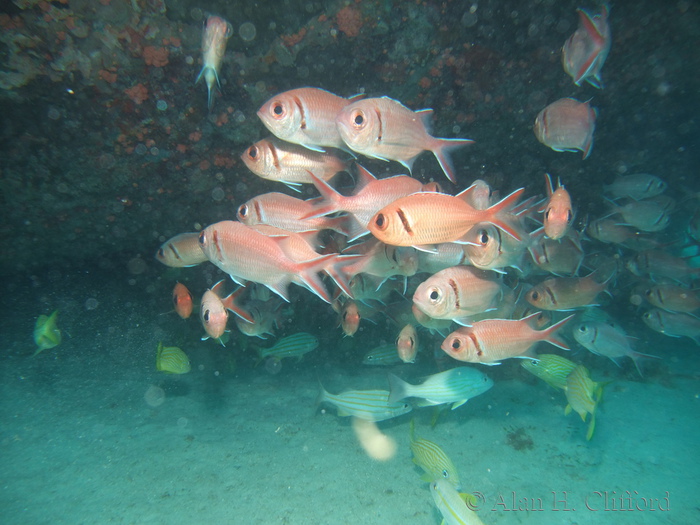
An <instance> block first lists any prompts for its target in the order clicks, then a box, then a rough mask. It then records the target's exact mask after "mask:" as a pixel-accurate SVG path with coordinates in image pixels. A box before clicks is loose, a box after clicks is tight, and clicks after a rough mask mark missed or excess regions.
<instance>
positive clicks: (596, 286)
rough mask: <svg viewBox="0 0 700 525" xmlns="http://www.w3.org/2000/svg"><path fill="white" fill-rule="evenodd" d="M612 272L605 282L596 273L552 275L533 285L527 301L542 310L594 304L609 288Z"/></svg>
mask: <svg viewBox="0 0 700 525" xmlns="http://www.w3.org/2000/svg"><path fill="white" fill-rule="evenodd" d="M614 275H615V272H612V273H611V274H610V275H609V276H608V278H607V279H605V281H603V282H598V281H597V280H596V279H595V276H594V273H590V274H588V275H586V276H585V277H551V278H549V279H545V280H544V281H542V282H541V283H539V284H536V285H535V286H533V287H532V288H531V289H530V290H529V291H528V292H527V294H526V295H525V298H526V299H527V302H529V303H530V304H531V305H532V306H534V307H535V308H540V309H542V310H573V309H575V308H582V307H584V306H593V305H594V304H596V303H595V299H596V297H598V294H599V293H601V292H603V291H605V290H606V289H607V284H608V282H609V281H610V280H611V279H612V278H613V276H614Z"/></svg>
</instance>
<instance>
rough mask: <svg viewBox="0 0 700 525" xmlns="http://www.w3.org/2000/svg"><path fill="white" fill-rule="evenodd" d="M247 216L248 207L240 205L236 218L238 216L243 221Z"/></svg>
mask: <svg viewBox="0 0 700 525" xmlns="http://www.w3.org/2000/svg"><path fill="white" fill-rule="evenodd" d="M247 215H248V205H247V204H241V207H240V208H238V216H239V217H240V218H241V219H245V218H246V216H247Z"/></svg>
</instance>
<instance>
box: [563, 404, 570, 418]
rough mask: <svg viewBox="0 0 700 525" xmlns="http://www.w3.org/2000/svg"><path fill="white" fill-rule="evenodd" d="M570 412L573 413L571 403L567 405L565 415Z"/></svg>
mask: <svg viewBox="0 0 700 525" xmlns="http://www.w3.org/2000/svg"><path fill="white" fill-rule="evenodd" d="M569 414H571V405H566V407H565V408H564V415H565V416H568V415H569Z"/></svg>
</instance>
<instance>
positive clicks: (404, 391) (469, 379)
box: [388, 366, 493, 410]
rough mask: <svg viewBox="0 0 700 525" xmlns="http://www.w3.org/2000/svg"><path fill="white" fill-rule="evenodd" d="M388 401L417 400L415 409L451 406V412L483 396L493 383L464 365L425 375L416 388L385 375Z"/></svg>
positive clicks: (390, 375) (398, 378)
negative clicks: (414, 398)
mask: <svg viewBox="0 0 700 525" xmlns="http://www.w3.org/2000/svg"><path fill="white" fill-rule="evenodd" d="M388 377H389V385H390V391H391V395H390V396H389V399H390V400H391V401H400V400H401V399H405V398H407V397H417V398H420V399H421V402H420V403H419V406H433V405H442V404H445V403H452V410H454V409H455V408H459V407H461V406H462V405H463V404H464V403H466V402H467V401H469V400H470V399H471V398H473V397H476V396H478V395H480V394H483V393H484V392H486V391H487V390H489V389H490V388H491V387H492V386H493V381H492V380H491V378H489V377H488V376H487V375H486V374H484V373H483V372H481V371H479V370H477V369H476V368H472V367H468V366H459V367H456V368H452V369H450V370H447V371H445V372H439V373H437V374H433V375H431V376H428V377H427V378H426V379H425V381H423V382H422V383H421V384H420V385H412V384H410V383H407V382H406V381H404V380H403V379H401V378H400V377H397V376H395V375H394V374H389V376H388Z"/></svg>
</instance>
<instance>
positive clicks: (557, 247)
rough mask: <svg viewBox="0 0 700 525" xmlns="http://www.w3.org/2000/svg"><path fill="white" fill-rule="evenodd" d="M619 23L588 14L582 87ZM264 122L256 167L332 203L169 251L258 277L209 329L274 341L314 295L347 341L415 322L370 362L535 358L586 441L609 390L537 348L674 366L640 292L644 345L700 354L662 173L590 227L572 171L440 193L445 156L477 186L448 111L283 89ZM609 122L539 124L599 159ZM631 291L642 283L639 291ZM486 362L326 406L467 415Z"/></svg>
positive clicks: (245, 219)
mask: <svg viewBox="0 0 700 525" xmlns="http://www.w3.org/2000/svg"><path fill="white" fill-rule="evenodd" d="M608 11H609V10H608V7H607V6H603V7H602V8H601V11H600V13H597V14H591V13H589V12H587V11H585V10H583V9H579V10H578V11H577V12H578V15H579V19H580V21H579V27H578V29H577V30H576V31H575V32H574V33H573V34H572V35H571V37H570V38H569V39H568V40H567V41H566V43H565V44H564V47H563V66H564V70H565V72H566V73H567V74H568V75H570V76H571V77H572V79H573V81H574V83H575V84H576V85H577V86H580V85H582V84H584V83H588V84H590V85H591V86H593V87H595V88H598V89H601V88H602V87H603V83H602V80H601V69H602V67H603V65H604V63H605V59H606V57H607V55H608V52H609V50H610V45H611V34H610V27H609V23H608ZM230 34H231V31H230V24H228V23H227V22H225V21H224V20H222V19H221V18H219V17H210V18H209V20H208V21H207V24H206V28H205V33H204V38H203V54H204V67H203V68H202V72H201V74H200V77H203V78H204V79H205V81H206V84H207V87H208V92H209V106H210V107H211V105H212V104H213V103H214V99H213V96H214V95H215V92H214V90H215V88H216V86H217V84H218V71H219V67H220V64H221V59H222V57H223V53H224V50H225V46H226V39H227V38H228V37H229V36H230ZM257 114H258V116H259V118H260V120H261V121H262V123H263V124H264V125H265V127H266V128H267V129H268V130H269V132H270V133H271V134H272V135H271V136H270V137H268V138H264V139H262V140H260V141H258V142H256V143H255V144H253V145H252V146H250V147H249V148H248V149H246V150H245V151H244V152H243V154H242V160H243V162H244V163H245V165H246V166H247V167H248V168H249V169H250V170H251V171H252V172H253V173H255V174H256V175H258V176H259V177H261V178H263V179H266V180H269V181H275V182H281V183H283V184H285V185H286V186H288V187H289V188H291V189H293V190H298V187H299V186H300V185H303V184H312V185H314V186H315V188H316V189H317V190H318V193H319V195H320V196H319V197H317V198H313V199H310V200H302V199H299V198H295V197H292V196H290V195H287V194H283V193H278V192H271V193H266V194H263V195H258V196H257V197H254V198H252V199H250V200H249V201H247V202H245V203H241V204H240V207H239V208H238V211H237V217H236V218H235V219H234V218H233V217H232V219H231V220H225V221H221V222H218V223H216V224H211V225H209V226H207V227H206V228H204V229H203V230H202V231H200V232H192V233H183V234H180V235H177V236H176V237H174V238H172V239H170V240H168V241H167V242H165V243H164V244H163V245H162V246H161V248H160V250H159V251H158V253H157V255H156V257H157V259H158V260H159V261H160V262H162V263H163V264H165V265H168V266H172V267H188V266H195V265H198V264H200V263H204V262H206V261H209V262H211V263H212V264H214V265H216V266H217V267H218V268H220V269H221V270H222V271H223V272H224V273H226V274H228V275H229V276H230V277H231V279H232V280H233V281H234V282H235V283H236V284H238V285H240V287H239V288H237V289H236V290H235V291H233V292H231V293H230V294H226V292H225V288H227V287H228V286H227V285H226V282H225V281H221V282H219V283H217V285H215V286H213V287H212V288H211V289H210V290H207V291H206V292H205V293H204V295H203V297H202V300H201V304H200V307H199V313H200V318H201V322H202V325H203V327H204V330H205V332H206V334H207V336H208V337H211V338H214V339H219V338H222V337H225V331H226V330H227V326H228V327H229V328H230V325H231V323H230V322H229V321H230V319H229V312H232V313H233V314H234V316H235V317H234V319H235V324H236V326H237V327H238V328H239V329H240V331H241V332H242V333H243V334H245V335H248V336H257V337H261V338H267V337H274V335H273V334H274V331H275V327H276V324H277V321H278V320H279V318H280V315H281V312H282V308H283V306H284V303H285V302H288V301H289V285H290V284H295V285H298V286H301V287H303V288H306V289H307V290H308V291H309V292H311V293H312V294H314V295H316V296H317V298H318V299H319V300H320V301H324V302H326V303H329V304H330V305H331V306H332V307H333V308H334V309H335V311H336V312H337V313H338V316H339V326H340V327H341V328H342V331H343V333H344V334H345V335H346V336H352V335H353V334H355V333H356V332H357V330H358V328H359V326H360V324H361V323H362V322H363V319H368V318H372V317H376V318H380V317H381V316H382V315H385V316H387V317H388V318H389V319H390V320H391V321H392V322H394V323H395V324H396V326H397V328H396V338H397V339H396V344H395V345H384V346H380V347H377V348H375V349H373V350H371V351H369V352H367V354H366V355H365V357H364V361H363V362H364V363H365V364H369V365H392V364H396V363H402V362H403V363H413V362H414V361H415V360H416V355H417V353H418V351H419V339H425V341H426V342H427V341H430V342H431V344H427V343H423V345H422V348H423V352H422V353H424V354H431V355H432V353H433V352H434V350H437V348H438V346H439V348H440V349H441V351H442V352H444V354H446V355H447V356H449V357H451V358H452V359H454V360H455V361H460V362H463V363H472V364H477V365H498V364H501V363H503V362H504V361H506V360H509V359H513V358H519V359H521V363H522V364H523V366H524V368H525V369H527V370H528V371H530V372H532V373H533V374H535V375H536V376H537V377H540V378H541V379H543V380H544V381H546V382H547V383H548V384H550V385H552V386H554V387H555V388H557V389H561V390H563V392H564V395H565V397H566V400H567V409H566V410H567V412H566V413H567V414H568V413H569V411H571V410H573V411H575V412H577V413H578V414H579V415H580V416H581V418H582V419H583V421H584V422H585V421H586V419H587V417H588V416H589V415H590V420H589V426H588V432H587V435H586V436H587V439H591V437H592V435H593V431H594V428H595V417H596V409H597V406H598V404H599V402H600V400H601V393H602V389H603V386H604V383H601V382H596V381H594V380H593V379H591V373H590V371H589V370H588V369H587V368H586V367H585V366H583V365H582V364H577V363H576V362H574V361H572V360H569V359H567V358H565V357H563V356H562V355H559V354H539V355H538V354H535V353H534V352H533V348H534V347H535V345H536V344H537V343H539V342H545V343H548V345H549V347H548V348H549V349H555V348H556V349H560V350H564V351H568V350H570V349H571V347H572V344H573V343H574V341H575V342H576V343H578V345H580V346H581V347H584V348H586V349H587V350H589V351H590V352H592V353H594V354H596V355H598V356H601V357H607V358H609V359H611V360H612V361H614V362H615V363H616V364H618V365H619V366H622V365H623V364H625V363H624V358H625V357H628V358H630V359H631V360H632V361H633V362H634V365H635V366H636V369H637V370H638V372H639V374H640V375H641V374H642V372H643V364H642V362H643V361H644V360H646V359H654V358H660V357H663V355H661V356H658V357H657V356H651V355H647V354H644V353H641V352H639V351H637V350H635V344H636V343H635V339H634V338H632V337H629V336H628V335H627V334H626V332H625V329H624V327H623V326H622V325H621V323H619V322H618V321H617V320H616V319H615V318H614V316H613V315H611V314H610V311H611V309H606V308H605V307H601V306H600V305H601V304H606V303H611V302H613V301H625V302H626V304H627V305H628V307H630V306H629V302H627V301H629V300H631V301H632V304H633V305H634V306H636V307H638V308H639V314H638V315H639V320H640V323H639V330H637V327H635V330H637V333H639V332H640V331H643V330H645V329H646V328H644V326H643V325H646V326H647V327H649V328H650V329H652V330H654V331H656V332H659V333H661V334H664V335H667V336H671V337H690V338H692V339H693V340H694V341H695V342H696V343H698V344H700V319H698V317H696V316H695V314H697V313H698V311H699V309H700V295H698V293H696V292H695V291H694V289H693V284H694V283H696V282H697V279H698V277H700V269H697V268H694V267H692V266H690V265H689V264H688V261H687V259H686V258H683V257H681V256H680V255H671V253H673V252H676V253H679V254H680V248H681V247H680V246H676V247H672V246H671V247H670V246H669V245H668V244H662V241H661V238H660V237H659V236H658V232H662V231H664V230H665V229H666V228H667V227H668V226H669V225H670V223H671V217H672V215H671V214H672V212H673V210H674V207H675V205H676V202H675V201H674V199H672V198H671V197H668V196H666V195H664V191H665V190H666V183H665V182H664V181H663V180H662V179H661V178H659V177H657V176H654V175H651V174H645V173H638V174H631V175H624V176H619V177H617V178H616V179H615V180H614V182H612V184H610V185H608V186H605V187H604V188H600V190H601V192H602V193H604V195H605V199H606V202H607V206H608V207H609V212H608V213H607V214H604V215H603V216H600V217H598V218H590V217H589V218H588V220H587V221H586V224H585V225H584V229H582V230H581V231H577V230H576V229H575V228H574V218H575V202H576V195H570V194H569V192H568V191H567V189H566V187H565V185H564V184H563V182H565V180H561V179H565V174H559V175H558V174H554V175H553V176H552V175H550V174H543V182H544V184H543V189H544V192H543V193H546V195H544V196H542V197H540V196H529V197H527V196H525V195H524V193H525V190H524V189H523V188H520V189H516V190H515V191H512V192H511V193H510V194H508V195H505V196H504V197H502V198H497V197H496V195H497V193H498V191H497V190H496V189H494V188H491V187H489V185H488V184H486V183H485V182H484V181H481V180H476V181H474V182H473V183H472V184H471V185H469V186H468V187H467V188H465V189H463V190H462V191H460V192H459V193H457V194H456V195H450V194H448V193H445V192H443V191H442V190H441V188H440V185H439V184H438V183H436V182H422V181H419V180H417V179H415V178H413V177H412V176H411V169H412V166H413V163H414V161H415V159H416V158H417V157H418V156H420V155H421V154H422V153H423V152H426V151H429V152H431V153H432V154H433V155H434V156H435V159H436V160H437V165H439V168H440V170H441V171H442V172H443V173H444V175H445V176H446V178H447V179H448V180H449V181H451V182H453V183H457V182H458V180H459V179H461V177H460V178H459V179H458V177H457V172H456V169H455V167H454V165H453V164H452V162H451V160H450V152H451V151H453V150H455V149H456V148H462V147H465V146H467V145H468V144H470V143H471V142H472V141H471V140H468V139H462V138H436V137H434V136H432V135H431V133H430V132H429V129H430V119H431V117H432V110H419V111H414V110H411V109H409V108H407V107H406V106H404V105H403V104H401V103H400V102H398V101H396V100H393V99H391V98H388V97H379V98H372V97H365V96H364V95H359V96H354V97H350V98H342V97H340V96H337V95H334V94H332V93H329V92H328V91H325V90H323V89H319V88H315V87H302V88H298V89H291V90H289V91H285V92H283V93H280V94H278V95H276V96H274V97H272V98H271V99H269V100H268V101H267V102H265V104H263V105H262V107H261V108H260V109H259V111H258V113H257ZM596 114H597V112H596V110H595V109H594V108H592V107H591V105H590V101H589V102H580V101H578V100H575V99H573V98H564V99H560V100H557V101H555V102H553V103H551V104H550V105H548V106H547V107H546V108H544V109H543V110H542V111H541V112H540V113H539V115H537V118H536V120H535V123H534V132H535V135H536V137H537V140H539V141H540V142H541V143H543V144H544V145H546V146H548V147H550V148H552V149H553V150H556V151H580V152H582V153H583V158H584V159H585V158H587V157H588V156H589V155H590V154H591V151H592V146H593V134H594V129H595V121H596ZM362 157H369V158H373V159H382V160H385V161H394V162H396V163H398V164H397V165H396V167H397V168H399V166H402V167H403V168H404V169H405V171H407V172H408V174H401V175H395V176H391V177H387V178H382V179H378V178H376V177H375V176H373V175H372V174H371V173H370V172H369V171H367V170H366V169H365V168H363V167H362V165H361V164H362ZM436 168H437V166H436ZM340 172H347V173H350V174H351V175H352V177H353V179H354V180H355V186H354V189H353V190H352V192H345V191H344V192H343V193H341V192H339V191H338V189H337V188H335V187H334V186H333V181H334V178H335V177H336V175H337V174H338V173H340ZM684 234H685V237H684V239H685V241H686V245H687V244H688V243H691V244H692V243H695V244H697V243H698V242H700V215H699V214H698V212H697V211H695V213H694V215H692V217H690V220H689V221H688V223H687V228H685V231H684ZM680 237H683V236H680ZM664 242H667V240H666V239H664ZM251 283H253V284H251ZM623 288H624V289H625V290H632V292H631V298H630V295H627V293H628V292H626V291H623ZM613 292H615V294H613ZM622 294H624V296H623V295H622ZM613 295H614V297H613ZM305 299H309V300H313V298H311V297H310V296H309V297H308V298H305ZM173 301H174V305H175V309H176V311H177V312H178V313H179V314H180V315H181V316H182V317H183V318H186V317H188V316H189V315H190V314H191V312H192V309H193V308H192V301H193V299H192V295H191V294H190V292H189V291H188V290H187V289H186V288H185V287H184V286H183V285H182V284H179V283H178V284H177V286H176V287H175V291H174V294H173ZM642 323H643V324H642ZM420 334H424V335H420ZM436 334H438V335H436ZM440 340H441V341H442V343H441V344H440V342H439V341H440ZM435 343H437V344H435ZM317 346H318V340H317V339H316V338H315V337H314V336H312V335H310V334H306V333H300V334H295V335H292V336H290V337H286V338H283V339H281V340H279V341H278V342H277V344H276V345H274V346H273V347H272V348H270V349H268V350H263V351H261V354H260V359H276V360H278V359H282V358H284V357H297V358H300V357H301V356H302V355H303V354H305V353H307V352H309V351H312V350H313V349H314V348H316V347H317ZM438 352H440V351H439V350H438ZM161 353H162V350H161ZM565 353H566V352H565ZM658 353H662V351H661V350H660V349H659V351H658ZM442 357H445V356H444V355H443V356H442ZM455 364H456V363H455ZM186 369H187V370H189V363H188V364H187V366H186ZM485 370H488V369H487V368H483V367H479V366H474V365H471V366H457V367H454V368H451V369H448V370H446V371H443V372H440V373H438V374H435V375H433V376H430V377H428V378H427V379H425V380H424V382H423V383H421V384H420V385H412V384H409V383H407V382H406V381H404V380H403V379H401V378H399V377H397V376H395V375H390V376H389V384H390V390H366V391H361V390H357V391H350V392H345V393H341V394H338V395H335V394H331V393H329V392H327V391H326V390H325V389H322V392H321V396H320V400H321V401H322V402H326V403H329V404H331V405H334V406H335V407H337V410H338V414H339V415H352V416H355V417H359V418H363V419H368V420H370V421H373V422H376V421H382V420H385V419H389V418H393V417H396V416H400V415H402V414H405V413H407V412H410V411H411V410H412V408H413V407H414V405H413V404H410V403H408V402H407V401H406V399H408V398H415V399H417V400H419V401H418V402H417V403H416V405H417V406H447V405H451V407H452V409H455V408H457V407H459V406H461V405H462V404H464V403H465V402H466V401H467V400H468V399H470V398H472V397H474V396H477V395H480V394H482V393H484V392H486V391H487V390H488V389H490V388H491V386H492V385H493V382H492V380H491V379H490V378H489V377H488V376H487V375H486V374H485V373H484V371H485ZM594 375H595V374H594ZM411 443H412V444H411V447H412V450H413V451H414V455H415V456H416V459H415V461H416V462H417V463H418V464H419V465H421V466H422V467H423V468H424V470H425V471H426V473H427V475H428V478H426V479H427V480H428V481H431V482H433V484H432V485H431V492H432V494H433V496H434V498H435V502H436V505H437V506H438V508H439V509H440V511H441V512H442V513H443V516H445V519H446V522H447V523H481V521H480V520H479V518H478V517H476V514H474V513H473V512H472V511H471V510H470V509H469V508H468V506H467V505H466V504H465V502H464V501H465V500H464V499H463V498H460V497H459V496H458V495H457V493H456V490H457V489H458V488H459V483H458V477H457V475H456V472H455V471H454V466H453V465H452V463H451V462H450V461H449V458H447V457H446V456H445V454H444V452H442V451H441V450H440V448H439V447H437V445H435V444H432V443H431V442H428V441H426V440H419V439H416V438H415V436H414V434H413V430H412V432H411ZM444 472H447V473H449V474H450V476H449V477H447V476H446V475H444V474H443V473H444ZM446 480H447V481H448V482H446ZM455 481H456V483H455Z"/></svg>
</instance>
